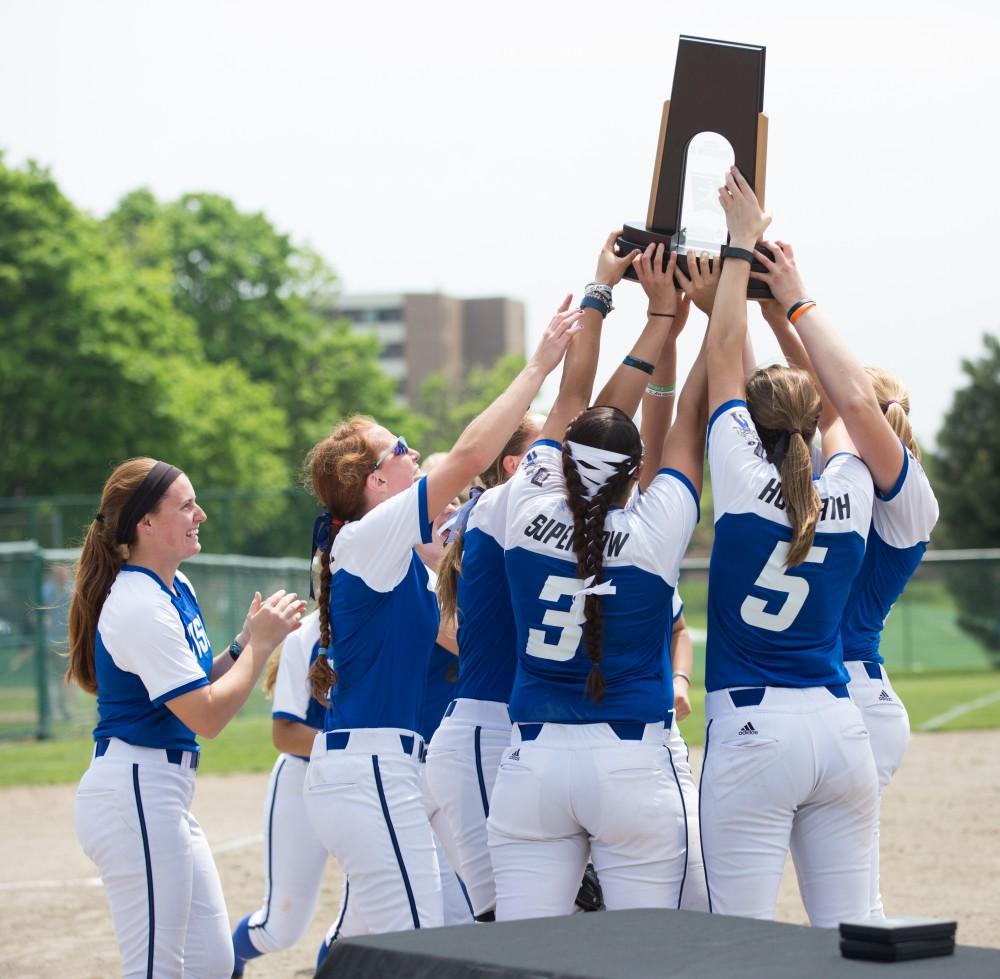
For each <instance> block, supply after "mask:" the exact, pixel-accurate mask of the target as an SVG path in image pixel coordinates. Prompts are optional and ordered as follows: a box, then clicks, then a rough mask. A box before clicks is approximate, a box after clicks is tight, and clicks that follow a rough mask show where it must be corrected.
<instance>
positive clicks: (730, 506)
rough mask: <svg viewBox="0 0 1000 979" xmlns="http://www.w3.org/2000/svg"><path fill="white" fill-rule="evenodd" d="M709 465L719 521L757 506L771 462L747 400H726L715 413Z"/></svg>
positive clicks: (709, 441) (710, 441) (709, 438)
mask: <svg viewBox="0 0 1000 979" xmlns="http://www.w3.org/2000/svg"><path fill="white" fill-rule="evenodd" d="M708 466H709V470H710V472H711V474H712V498H713V501H714V504H715V521H716V523H718V521H719V518H720V517H722V516H723V515H724V514H726V513H747V512H750V511H752V510H753V509H754V505H753V500H754V495H755V491H756V487H757V486H758V484H759V483H760V481H761V477H762V476H763V475H764V474H765V473H767V472H768V471H769V470H770V469H771V466H770V465H769V464H768V461H767V456H766V454H765V452H764V446H763V445H761V441H760V436H758V434H757V429H756V427H755V426H754V423H753V420H752V419H751V418H750V411H749V409H748V408H747V404H746V402H745V401H727V402H725V403H724V404H721V405H719V407H718V408H716V410H715V412H714V413H713V414H712V418H711V420H710V421H709V423H708Z"/></svg>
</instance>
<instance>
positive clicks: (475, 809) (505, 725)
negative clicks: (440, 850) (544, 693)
mask: <svg viewBox="0 0 1000 979" xmlns="http://www.w3.org/2000/svg"><path fill="white" fill-rule="evenodd" d="M510 737H511V730H510V717H509V716H508V714H507V705H506V704H502V703H499V702H497V701H491V700H469V699H466V698H459V699H458V700H454V701H452V703H451V704H450V705H449V707H448V712H447V713H446V714H445V717H444V719H443V720H442V721H441V724H440V725H439V727H438V729H437V731H435V732H434V737H433V738H432V739H431V743H430V746H429V747H428V749H427V766H426V767H427V781H428V786H429V788H430V791H431V794H432V796H433V797H434V800H435V801H436V802H437V804H438V805H439V806H440V808H441V812H442V813H443V814H444V817H445V819H446V820H447V823H448V828H449V831H450V834H451V838H452V839H453V840H454V848H455V860H454V866H455V867H456V869H457V870H458V874H459V876H460V877H461V878H462V881H463V883H464V884H465V887H466V890H467V891H468V893H469V899H470V900H471V902H472V908H473V911H474V912H475V914H477V915H480V914H484V913H486V912H487V911H492V910H493V909H494V908H495V907H496V887H495V885H494V882H493V864H492V863H491V861H490V851H489V845H488V842H487V837H486V820H487V817H488V816H489V814H490V799H491V798H492V795H493V786H494V784H495V783H496V777H497V768H498V767H499V765H500V759H501V758H502V757H503V753H504V752H505V751H506V750H507V749H508V748H509V747H510Z"/></svg>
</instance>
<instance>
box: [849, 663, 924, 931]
mask: <svg viewBox="0 0 1000 979" xmlns="http://www.w3.org/2000/svg"><path fill="white" fill-rule="evenodd" d="M844 665H845V666H846V667H847V672H848V673H849V674H850V676H851V682H850V683H849V684H848V685H847V689H848V690H849V691H850V693H851V699H852V700H853V701H854V703H856V704H857V705H858V709H859V710H860V711H861V716H862V717H863V718H864V720H865V727H867V728H868V735H869V737H870V738H871V746H872V756H873V757H874V758H875V770H876V771H877V772H878V789H879V799H878V804H879V808H880V809H881V805H882V793H883V792H884V791H885V789H886V786H887V785H888V784H889V781H890V780H891V779H892V776H893V775H894V774H895V773H896V770H897V769H898V768H899V766H900V765H902V764H903V756H904V755H905V754H906V748H907V745H909V743H910V718H909V715H908V714H907V713H906V708H905V707H904V706H903V702H902V701H901V700H900V699H899V697H898V696H897V695H896V691H895V690H893V689H892V684H891V683H890V682H889V676H888V674H887V673H886V672H885V667H883V666H882V664H881V663H873V662H866V661H860V660H849V661H848V662H846V663H845V664H844ZM869 900H870V917H871V918H872V919H874V920H881V919H882V918H884V917H885V909H884V908H883V906H882V894H881V891H880V888H879V820H878V815H877V814H876V821H875V843H874V845H873V847H872V869H871V879H870V888H869Z"/></svg>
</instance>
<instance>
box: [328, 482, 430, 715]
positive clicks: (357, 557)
mask: <svg viewBox="0 0 1000 979" xmlns="http://www.w3.org/2000/svg"><path fill="white" fill-rule="evenodd" d="M430 541H431V521H430V519H429V518H428V514H427V480H426V478H424V479H420V480H418V481H417V482H416V483H414V484H413V486H411V487H410V488H409V489H407V490H405V491H404V492H402V493H399V494H397V495H396V496H394V497H392V498H391V499H388V500H386V501H385V502H384V503H380V504H379V505H378V506H376V507H375V508H374V509H372V510H370V511H369V512H368V513H366V514H365V515H364V516H363V517H362V518H361V519H360V520H352V521H351V522H350V523H348V524H346V525H345V526H344V527H342V528H341V529H340V532H339V533H338V534H337V537H336V539H335V540H334V542H333V549H332V552H331V555H330V567H331V571H332V575H333V577H332V578H331V580H330V634H331V638H330V644H331V649H330V651H329V656H330V660H331V662H332V664H333V668H334V669H335V670H336V671H337V677H338V682H337V685H336V686H335V687H334V688H333V695H332V697H331V706H330V709H329V711H328V712H327V719H326V726H327V730H334V729H338V728H362V727H395V728H403V729H405V730H407V731H416V730H417V729H418V726H419V724H420V711H421V708H422V705H423V698H424V687H425V686H426V683H427V661H428V659H429V658H430V653H431V649H432V648H433V646H434V640H435V638H436V637H437V631H438V619H439V616H438V606H437V600H436V599H435V597H434V593H433V592H431V591H430V590H429V589H428V587H427V586H428V577H427V569H426V568H425V567H424V565H423V562H422V561H421V560H420V558H419V557H418V556H417V552H416V551H415V550H414V547H415V546H416V545H417V544H420V543H424V544H429V543H430Z"/></svg>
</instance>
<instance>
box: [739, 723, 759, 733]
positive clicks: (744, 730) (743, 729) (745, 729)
mask: <svg viewBox="0 0 1000 979" xmlns="http://www.w3.org/2000/svg"><path fill="white" fill-rule="evenodd" d="M756 733H757V728H755V727H754V726H753V724H752V723H751V722H750V721H747V722H746V724H744V725H743V727H741V728H740V734H756Z"/></svg>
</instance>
